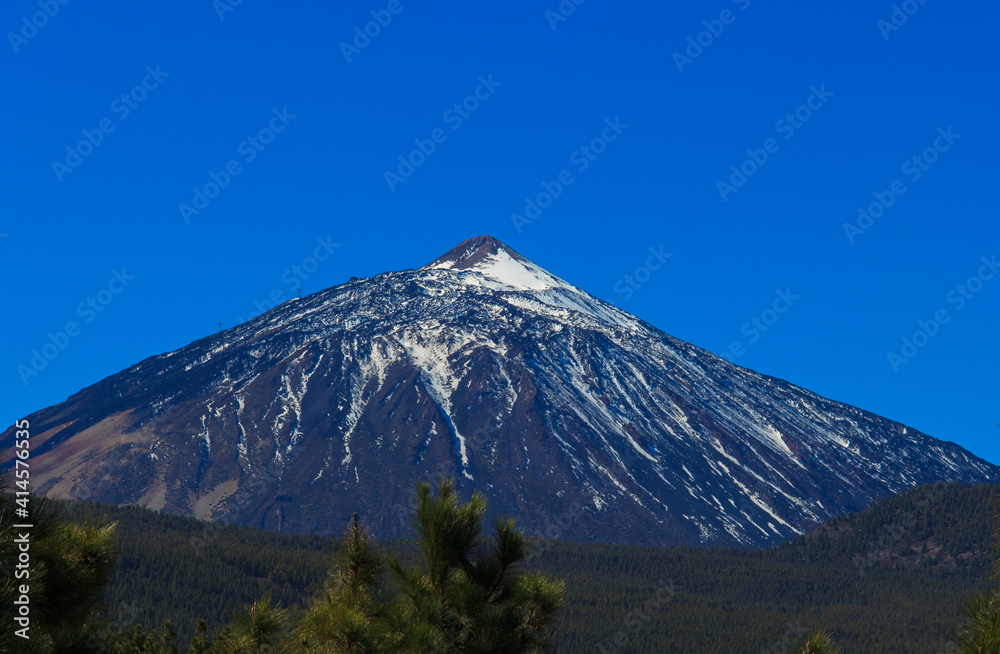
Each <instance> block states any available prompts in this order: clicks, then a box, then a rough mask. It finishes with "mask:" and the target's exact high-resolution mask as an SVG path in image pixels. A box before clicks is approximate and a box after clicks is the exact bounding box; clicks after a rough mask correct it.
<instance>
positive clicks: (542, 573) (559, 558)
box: [0, 483, 1000, 654]
mask: <svg viewBox="0 0 1000 654" xmlns="http://www.w3.org/2000/svg"><path fill="white" fill-rule="evenodd" d="M417 492H418V494H419V493H424V495H423V496H421V497H422V500H421V501H420V502H418V503H417V507H418V509H417V510H415V513H419V511H420V507H424V508H425V511H426V512H428V513H427V514H426V515H424V517H423V522H421V519H420V517H419V515H415V516H414V525H415V538H414V539H410V540H395V541H373V540H372V539H371V538H369V537H368V536H367V534H366V533H365V531H364V527H363V525H364V520H363V516H361V520H360V521H359V522H357V523H353V524H348V525H345V529H346V531H345V533H344V535H343V536H342V537H338V538H325V537H320V536H299V535H291V534H280V533H275V532H268V531H261V530H256V529H249V528H237V527H232V526H225V525H223V526H219V525H215V524H212V523H208V522H200V521H197V520H193V519H189V518H182V517H178V516H172V515H165V514H159V513H156V512H154V511H149V510H146V509H142V508H138V507H115V506H107V505H99V504H95V503H91V502H83V501H57V502H49V501H45V500H36V501H37V502H41V503H43V504H44V505H45V506H44V509H43V512H44V513H45V514H46V515H47V516H49V518H48V519H47V522H45V521H43V522H42V529H41V530H39V529H37V525H38V521H37V520H36V531H35V533H34V535H33V537H34V538H35V539H36V542H38V541H42V542H38V545H36V546H35V547H37V548H38V550H37V551H38V553H39V557H40V558H39V559H38V560H39V561H40V562H41V563H42V564H43V565H50V566H51V567H52V573H51V576H52V577H53V582H51V583H53V587H52V588H51V589H49V591H48V592H46V589H45V588H41V589H40V590H39V591H38V592H39V593H40V595H39V597H38V601H37V602H35V603H34V604H33V606H34V610H38V611H40V613H39V618H38V620H39V622H38V624H39V625H40V627H39V628H40V629H42V632H41V633H42V634H43V635H44V636H45V638H38V639H35V640H34V641H32V643H31V647H30V649H26V648H25V646H24V643H23V642H20V643H19V642H16V641H13V640H12V639H11V638H9V637H10V633H9V632H10V630H9V629H8V630H6V631H5V633H4V635H3V640H2V641H0V647H6V648H8V649H6V650H5V651H11V652H26V653H27V652H35V651H37V652H62V651H66V652H70V651H72V652H76V651H79V652H109V653H110V652H121V653H122V654H125V653H131V652H150V653H161V652H162V653H164V654H168V653H173V652H181V653H183V652H192V653H205V652H219V653H221V652H241V651H272V650H273V651H289V652H291V651H324V652H326V651H329V652H340V651H345V652H346V651H352V652H369V651H370V652H379V651H400V652H408V651H414V652H415V651H465V652H487V651H496V652H501V651H503V652H507V651H511V652H521V651H523V652H532V651H552V652H585V651H589V652H717V651H725V652H748V653H749V652H753V653H757V652H766V653H776V654H779V653H780V654H787V653H790V652H804V651H808V652H834V651H837V652H842V653H843V654H848V653H851V652H858V653H861V652H864V653H872V654H877V653H883V652H884V653H890V652H891V653H893V654H900V653H909V652H913V653H927V654H937V653H940V652H947V651H956V652H958V651H960V652H966V651H968V652H976V651H977V648H982V649H981V651H982V652H993V653H996V652H1000V627H998V624H1000V620H998V617H1000V602H998V600H997V593H996V591H995V588H996V585H995V584H996V581H997V579H996V575H995V569H996V568H995V566H994V562H995V561H996V560H997V557H996V554H997V552H996V549H995V532H996V521H995V517H994V516H996V515H997V508H998V500H1000V486H997V485H982V486H962V485H959V484H944V483H940V484H935V485H930V486H922V487H918V488H916V489H913V490H911V491H910V492H907V493H904V494H901V495H898V496H895V497H892V498H888V499H885V500H881V501H878V502H876V503H875V504H873V505H872V506H871V507H869V508H868V509H867V510H865V511H862V512H860V513H857V514H853V515H847V516H841V517H839V518H836V519H834V520H832V521H830V522H829V523H827V524H825V525H823V526H821V527H819V528H818V529H815V530H813V531H811V532H808V533H806V534H805V535H803V536H801V537H799V538H797V539H794V540H791V541H787V542H785V543H782V544H781V545H779V546H777V547H775V548H773V549H769V550H756V551H746V550H732V549H707V548H694V547H656V548H651V547H648V548H647V547H634V546H620V545H610V544H594V543H572V542H562V541H548V540H531V539H526V538H524V537H523V535H521V534H520V532H519V531H518V530H517V528H516V525H515V524H514V523H512V522H511V523H504V524H499V525H479V522H480V521H481V517H482V512H483V510H484V508H483V506H481V504H482V502H483V501H482V500H481V498H479V499H478V500H477V499H476V497H475V496H474V497H473V498H471V499H468V500H467V501H466V500H462V499H459V498H456V497H455V496H454V495H453V494H452V495H449V493H450V491H449V490H448V487H447V486H446V485H442V486H440V487H439V488H437V489H436V491H434V492H432V491H431V489H430V488H429V487H427V488H422V489H418V491H417ZM446 499H447V501H446ZM9 502H10V499H9V498H8V499H7V500H6V501H5V504H4V514H3V516H2V519H3V523H2V527H3V528H4V529H6V528H7V527H8V525H9V524H11V523H10V513H11V512H10V510H9V509H10V506H9ZM442 506H444V508H442ZM449 507H450V508H449ZM445 509H447V510H448V511H451V512H452V514H454V515H452V517H447V516H448V515H451V514H448V513H447V511H446V512H445V514H444V515H445V516H446V517H444V518H442V517H438V518H434V517H433V516H434V515H437V514H435V513H434V511H438V512H440V511H445ZM462 511H465V512H466V513H464V514H462V513H461V512H462ZM428 515H430V516H431V517H428ZM460 515H464V516H465V517H464V518H462V519H459V518H456V517H455V516H460ZM476 516H479V517H478V518H477V517H476ZM435 520H438V522H435ZM463 520H464V522H463ZM456 524H464V529H465V530H466V531H465V532H461V530H459V532H455V531H454V525H456ZM420 525H423V530H421V527H420ZM428 525H431V526H428ZM433 525H438V526H437V527H434V526H433ZM441 525H445V526H447V525H451V527H448V529H452V531H450V532H449V531H447V529H446V528H445V527H442V526H441ZM441 529H444V530H445V531H444V532H441V531H440V530H441ZM46 530H47V531H46ZM436 530H437V531H436ZM46 534H49V535H48V536H46ZM42 537H44V538H42ZM46 539H47V540H48V541H50V542H44V541H45V540H46ZM8 540H11V541H12V539H7V538H5V539H4V544H3V547H4V549H8V548H9V547H11V545H10V544H9V543H8ZM429 542H430V543H431V544H432V545H433V547H430V549H428V543H429ZM455 542H459V543H460V545H459V546H457V549H455V547H456V546H455ZM434 543H436V545H435V544H434ZM46 547H49V548H50V549H51V551H48V552H45V551H43V550H44V549H45V548H46ZM442 552H445V553H447V552H451V554H444V555H443V554H442ZM455 552H457V554H456V553H455ZM3 554H4V557H5V559H4V560H5V561H6V560H12V559H10V558H9V554H10V552H7V551H5V552H4V553H3ZM441 556H444V557H445V559H447V562H446V563H443V564H442V563H440V561H438V562H435V561H437V559H435V557H439V558H440V557H441ZM449 556H450V557H452V558H451V559H449V558H448V557H449ZM442 566H443V568H442ZM365 569H369V570H370V571H372V572H371V574H370V575H369V577H368V578H366V580H365V581H364V583H363V584H361V586H363V588H362V587H360V586H358V584H359V583H361V582H358V581H357V580H358V578H359V577H358V573H357V571H358V570H365ZM435 569H446V570H445V572H442V573H441V574H442V575H443V576H442V577H441V579H442V580H443V581H441V583H440V584H439V586H440V589H439V590H440V593H441V594H440V596H437V595H435V592H437V591H435V590H434V588H437V586H435V584H433V583H431V582H430V581H428V580H432V579H433V578H434V574H435V573H434V570H435ZM352 570H353V571H354V572H351V571H352ZM5 572H6V573H9V572H10V570H5ZM346 573H350V574H346ZM345 574H346V577H345ZM361 577H364V575H361ZM456 579H457V580H459V581H456ZM484 579H486V580H488V581H484ZM459 582H461V583H459ZM352 584H354V586H352ZM427 584H430V586H429V587H425V586H426V585H427ZM10 586H11V580H10V578H9V574H5V585H4V587H3V594H4V598H3V601H4V609H3V610H4V611H9V610H10V609H9V608H8V607H10V606H11V605H12V604H11V601H12V599H13V598H12V597H10V596H11V593H12V590H16V589H11V588H10ZM495 588H504V589H505V590H503V591H496V590H495ZM352 589H353V590H352ZM441 589H447V590H441ZM483 589H485V590H483ZM43 595H48V596H49V598H48V600H46V598H45V597H43ZM52 598H56V599H55V601H53V599H52ZM359 598H363V599H359ZM470 598H477V599H475V600H473V599H470ZM491 598H492V599H491ZM515 598H516V601H515ZM8 599H11V601H8ZM46 601H48V602H49V604H50V605H49V606H46ZM81 606H87V607H88V610H87V611H81V610H70V607H72V608H74V609H76V608H78V607H81ZM331 607H334V608H331ZM359 607H362V608H359ZM442 607H451V608H450V609H448V610H447V611H446V610H444V609H443V608H442ZM455 607H462V608H461V609H457V608H455ZM470 607H471V608H470ZM476 607H478V608H476ZM525 607H533V608H531V609H530V610H526V609H525ZM90 608H92V609H93V610H92V611H91V610H89V609H90ZM331 611H332V613H331ZM338 611H339V612H340V613H338ZM528 614H530V615H533V616H534V618H532V619H535V620H536V621H537V622H531V620H528V619H527V618H524V616H525V615H528ZM455 615H460V616H463V617H461V619H457V618H455V617H454V616H455ZM46 616H49V617H46ZM345 616H349V617H350V619H348V618H347V617H345ZM359 616H360V617H359ZM442 616H452V617H451V618H449V619H456V620H458V622H457V623H455V624H461V625H463V626H462V627H461V628H459V627H457V626H455V624H452V623H448V624H447V625H443V623H442V622H441V621H442V620H444V619H445V618H443V617H442ZM519 616H520V617H519ZM977 620H978V621H979V622H981V623H982V624H985V625H986V627H982V628H979V627H976V625H977V624H979V623H977ZM991 620H992V622H991ZM5 622H7V624H10V621H9V620H5ZM446 622H447V621H446ZM260 624H265V625H267V624H270V627H268V628H266V629H263V631H262V630H261V629H260V628H259V626H260ZM310 624H311V625H313V626H312V627H310V628H311V629H313V632H310V633H314V642H312V644H311V645H303V644H302V642H303V641H302V638H304V636H303V633H305V632H306V631H308V629H306V627H307V625H310ZM316 624H320V625H325V626H324V627H323V628H322V629H319V628H318V627H316ZM331 625H340V626H339V627H331ZM344 625H353V627H351V629H354V631H351V629H348V632H350V633H354V634H355V635H358V634H361V635H363V637H362V636H359V638H360V640H359V641H358V642H356V643H354V644H353V645H351V644H350V643H349V640H348V641H345V642H348V644H347V645H343V646H336V645H335V644H334V642H335V640H336V639H335V638H334V637H333V636H332V635H331V634H334V633H337V634H339V633H341V631H343V629H346V627H345V626H344ZM359 625H360V626H359ZM365 625H367V626H365ZM401 625H405V628H403V627H401ZM470 625H471V626H470ZM484 625H485V626H484ZM498 625H500V626H498ZM502 625H506V626H502ZM268 629H270V631H268ZM317 629H319V631H318V632H317V631H316V630H317ZM323 629H326V630H327V631H323ZM337 629H341V631H337ZM490 629H493V630H494V631H490ZM977 629H978V631H977ZM241 630H242V631H241ZM330 630H332V631H330ZM264 632H266V636H262V635H261V634H262V633H264ZM248 633H249V634H257V635H256V636H255V637H256V638H257V640H253V638H251V639H250V640H247V636H246V634H248ZM316 633H318V634H319V635H318V636H316V635H315V634H316ZM240 634H243V635H242V636H240ZM456 634H457V635H456ZM489 634H492V635H489ZM498 634H501V635H498ZM341 635H342V634H341ZM46 638H47V639H48V641H47V642H43V641H45V640H46ZM240 638H243V640H242V641H241V640H240ZM365 638H367V639H369V640H367V641H366V640H365ZM975 638H979V639H980V640H978V641H975V640H974V639H975ZM296 639H298V641H296ZM393 639H395V640H393ZM421 639H423V640H421ZM449 639H452V640H456V639H457V640H456V642H452V640H449ZM463 639H464V640H463ZM477 639H479V640H478V641H477ZM983 639H986V640H983ZM362 641H364V642H362ZM458 641H460V642H458ZM296 642H298V643H299V644H298V645H296V644H295V643H296ZM350 642H353V641H350ZM389 642H391V643H393V644H391V645H387V644H386V643H389ZM477 642H479V644H476V643H477ZM486 642H488V643H490V644H489V645H484V644H482V643H486ZM504 642H506V644H502V643H504ZM365 643H367V644H365ZM807 643H808V644H807ZM296 647H297V648H296ZM337 647H340V648H339V649H338V648H337ZM380 648H381V649H380ZM969 648H971V649H969ZM991 648H992V649H991Z"/></svg>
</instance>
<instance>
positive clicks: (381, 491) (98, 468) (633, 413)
mask: <svg viewBox="0 0 1000 654" xmlns="http://www.w3.org/2000/svg"><path fill="white" fill-rule="evenodd" d="M31 421H32V427H33V433H34V434H35V435H36V436H35V438H34V440H35V445H34V447H35V453H34V455H33V458H32V474H33V480H34V482H35V487H36V489H37V490H39V491H46V492H48V494H49V495H51V496H55V497H84V498H90V499H95V500H98V501H103V502H112V503H117V504H126V503H137V504H141V505H143V506H148V507H151V508H155V509H161V510H164V511H168V512H172V513H178V514H182V515H194V516H198V517H205V518H211V519H214V520H223V521H234V522H238V523H240V524H245V525H254V526H262V527H265V528H269V529H277V530H281V531H294V532H301V533H311V532H317V533H338V532H339V531H340V530H341V528H342V525H343V524H344V522H345V521H346V520H347V519H348V518H349V516H350V514H351V512H352V511H355V510H358V511H361V512H362V514H363V515H364V516H365V518H366V520H367V522H368V524H370V525H371V526H372V527H373V529H374V531H375V532H376V533H377V534H378V535H380V536H398V535H405V534H407V533H408V528H409V525H408V519H409V517H408V512H409V506H410V499H411V496H412V489H413V485H414V483H415V482H416V481H417V480H421V479H432V478H433V477H434V476H436V475H439V474H444V475H450V476H454V477H456V478H457V479H458V480H459V483H460V487H461V488H462V489H463V490H464V491H466V492H471V490H473V489H475V490H478V491H479V492H481V493H483V494H484V495H485V496H486V497H487V498H488V499H489V501H490V507H491V510H493V511H495V512H497V513H504V514H512V515H515V516H517V517H518V518H519V519H520V523H521V525H522V526H524V527H526V529H527V530H528V531H529V532H530V533H533V534H548V535H550V536H558V537H561V538H566V539H572V540H582V541H606V542H618V543H643V544H684V543H688V544H703V545H737V546H743V547H756V546H764V545H768V544H772V543H774V542H777V541H780V540H784V539H787V538H789V537H791V536H795V535H797V534H801V533H803V532H804V531H805V530H807V529H809V528H810V527H812V526H815V525H817V524H819V523H821V522H823V521H825V520H827V519H828V518H830V517H832V516H834V515H838V514H840V513H844V512H852V511H857V510H859V509H862V508H864V507H866V506H868V505H869V504H870V503H871V502H872V501H873V500H875V499H877V498H880V497H885V496H888V495H891V494H895V493H898V492H900V491H902V490H905V489H908V488H911V487H913V486H915V485H917V484H923V483H928V482H933V481H937V480H946V481H961V482H967V483H980V482H986V481H996V480H997V479H1000V469H998V468H997V467H996V466H994V465H992V464H990V463H988V462H986V461H983V460H981V459H978V458H977V457H975V456H973V455H972V454H970V453H969V452H967V451H965V450H963V449H962V448H961V447H959V446H957V445H955V444H953V443H950V442H943V441H940V440H936V439H934V438H932V437H930V436H928V435H926V434H923V433H920V432H917V431H915V430H912V429H909V428H907V427H906V426H904V425H901V424H899V423H896V422H893V421H891V420H887V419H885V418H882V417H879V416H877V415H874V414H871V413H868V412H866V411H863V410H861V409H857V408H854V407H851V406H847V405H844V404H841V403H838V402H834V401H831V400H828V399H824V398H822V397H819V396H817V395H815V394H813V393H810V392H809V391H807V390H804V389H802V388H798V387H796V386H794V385H792V384H788V383H786V382H783V381H781V380H778V379H774V378H771V377H767V376H764V375H760V374H757V373H755V372H753V371H750V370H747V369H744V368H740V367H738V366H735V365H733V364H731V363H729V362H727V361H725V360H724V359H721V358H719V357H717V356H715V355H713V354H711V353H709V352H707V351H705V350H702V349H699V348H697V347H694V346H692V345H690V344H688V343H685V342H682V341H679V340H677V339H674V338H672V337H670V336H668V335H667V334H665V333H663V332H661V331H659V330H657V329H655V328H654V327H652V326H650V325H648V324H646V323H644V322H643V321H641V320H639V319H637V318H636V317H634V316H632V315H630V314H628V313H626V312H624V311H622V310H620V309H618V308H616V307H614V306H612V305H609V304H607V303H605V302H603V301H601V300H599V299H597V298H595V297H593V296H591V295H589V294H587V293H586V292H584V291H582V290H580V289H578V288H576V287H574V286H572V285H570V284H568V283H566V282H564V281H562V280H561V279H559V278H557V277H555V276H553V275H552V274H550V273H548V272H547V271H545V270H543V269H541V268H539V267H538V266H536V265H534V264H533V263H531V262H530V261H528V260H527V259H525V258H524V257H522V256H521V255H519V254H517V253H516V252H514V251H513V250H511V249H510V248H509V247H507V246H505V245H504V244H502V243H500V242H499V241H497V240H495V239H493V238H491V237H483V236H481V237H477V238H474V239H470V240H468V241H466V242H464V243H461V244H460V245H458V246H456V247H455V248H454V249H453V250H451V251H450V252H448V253H447V254H445V255H444V256H442V257H440V258H439V259H437V260H435V261H433V262H432V263H430V264H428V265H427V266H424V267H423V268H420V269H417V270H404V271H400V272H390V273H385V274H382V275H378V276H376V277H373V278H370V279H360V280H352V281H351V282H349V283H347V284H343V285H341V286H337V287H334V288H331V289H328V290H326V291H323V292H320V293H317V294H315V295H311V296H309V297H306V298H303V299H301V300H298V299H297V300H292V301H290V302H287V303H285V304H283V305H281V306H279V307H277V308H275V309H273V310H271V311H269V312H267V313H266V314H264V315H262V316H260V317H258V318H256V319H254V320H252V321H250V322H247V323H244V324H242V325H239V326H237V327H235V328H233V329H230V330H228V331H224V332H221V333H219V334H216V335H212V336H210V337H208V338H205V339H202V340H200V341H197V342H195V343H192V344H191V345H189V346H187V347H184V348H182V349H180V350H177V351H175V352H170V353H167V354H163V355H160V356H156V357H151V358H149V359H146V360H145V361H142V362H140V363H139V364H137V365H135V366H133V367H131V368H129V369H128V370H125V371H122V372H121V373H118V374H116V375H113V376H111V377H109V378H107V379H105V380H103V381H101V382H99V383H97V384H94V385H93V386H90V387H88V388H86V389H84V390H82V391H80V392H79V393H77V394H76V395H74V396H73V397H71V398H69V399H68V400H67V401H66V402H64V403H62V404H59V405H57V406H54V407H50V408H48V409H45V410H43V411H40V412H38V413H36V414H34V415H33V416H31ZM12 435H13V432H12V431H11V430H8V431H7V432H5V433H4V435H3V438H2V439H0V446H2V445H3V444H4V443H6V444H9V443H10V441H11V438H12Z"/></svg>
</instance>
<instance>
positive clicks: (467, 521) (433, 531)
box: [291, 481, 562, 654]
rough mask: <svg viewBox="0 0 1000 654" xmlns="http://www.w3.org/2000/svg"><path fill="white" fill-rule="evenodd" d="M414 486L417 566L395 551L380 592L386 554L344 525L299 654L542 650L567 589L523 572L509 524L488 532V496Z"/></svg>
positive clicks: (302, 627)
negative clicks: (488, 535) (488, 536)
mask: <svg viewBox="0 0 1000 654" xmlns="http://www.w3.org/2000/svg"><path fill="white" fill-rule="evenodd" d="M437 490H438V493H437V496H436V497H435V496H434V495H432V493H431V489H430V486H429V485H427V484H420V485H419V486H418V487H417V498H416V499H417V501H416V508H415V510H414V529H415V531H416V534H417V543H418V547H419V550H420V554H421V556H420V565H419V567H412V568H408V567H406V566H404V564H402V563H400V562H399V560H398V559H397V558H396V557H390V558H389V562H388V568H389V570H390V571H391V572H392V584H391V591H390V592H388V593H387V594H386V596H385V597H384V599H382V598H379V597H377V595H378V594H379V581H380V580H379V577H380V573H381V569H382V565H381V561H382V559H381V556H380V555H379V554H378V553H377V551H376V550H375V548H374V546H373V545H372V544H371V542H370V540H369V539H368V537H367V535H366V534H365V533H364V532H363V530H362V529H361V528H360V527H359V525H358V522H357V516H356V515H355V519H354V521H353V523H352V525H351V527H350V528H349V530H348V533H347V537H346V539H345V546H344V548H345V551H344V553H343V555H342V556H341V557H340V560H339V564H338V565H337V567H336V568H335V569H334V570H333V571H332V575H331V580H332V583H331V584H330V585H329V586H328V587H327V588H326V592H325V593H324V596H323V597H322V598H320V599H319V600H317V601H315V602H313V604H312V605H311V606H310V607H309V610H308V611H307V612H306V614H305V615H304V616H303V618H302V620H300V621H299V623H298V627H297V629H296V633H295V636H294V638H293V642H292V647H291V651H293V652H303V653H305V652H324V653H329V654H334V653H337V654H339V653H345V654H346V653H351V654H367V653H378V654H388V653H392V654H397V653H408V652H413V653H417V652H441V653H442V654H446V653H451V652H455V653H458V652H463V653H468V654H501V653H504V654H508V653H509V654H521V653H526V652H538V651H541V648H542V647H543V646H544V644H545V640H544V638H543V634H544V631H545V629H546V628H548V627H549V626H550V625H551V623H552V619H553V616H554V614H555V612H556V611H557V610H558V609H559V607H560V605H561V603H562V587H561V586H560V585H559V584H558V583H554V582H551V581H549V580H548V579H546V578H545V577H544V576H543V575H540V574H537V573H530V574H524V573H522V572H521V571H520V570H519V564H520V563H521V562H522V561H523V559H524V558H525V538H524V535H523V534H522V533H521V532H520V531H518V530H517V529H516V528H515V526H514V522H513V521H512V520H501V521H499V522H498V523H497V525H496V530H495V533H494V536H493V538H492V540H490V541H489V542H487V541H486V540H485V539H484V538H483V537H482V526H481V524H482V520H483V516H484V514H485V510H486V501H485V499H483V497H482V496H480V495H478V494H474V495H473V496H472V498H471V499H470V500H469V501H468V502H462V501H460V500H459V498H458V497H457V495H456V493H455V490H454V483H453V482H451V481H441V482H439V484H438V489H437Z"/></svg>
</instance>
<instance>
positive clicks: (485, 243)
mask: <svg viewBox="0 0 1000 654" xmlns="http://www.w3.org/2000/svg"><path fill="white" fill-rule="evenodd" d="M500 252H506V253H507V254H508V255H510V256H511V257H512V258H518V259H522V260H524V261H527V259H524V257H522V256H521V255H520V254H518V253H517V252H514V250H512V249H510V248H509V247H507V246H506V245H505V244H504V243H502V242H501V241H500V240H499V239H496V238H494V237H492V236H489V235H483V236H474V237H472V238H470V239H466V240H464V241H462V242H461V243H459V244H458V245H456V246H455V247H453V248H452V249H450V250H448V251H447V252H445V253H444V254H442V255H441V256H440V257H438V258H437V259H435V260H434V261H432V262H430V263H429V264H427V265H426V266H424V268H450V269H452V270H465V269H467V268H472V267H473V266H475V265H476V264H477V263H479V262H480V261H482V260H483V259H485V258H487V257H489V256H491V255H493V256H495V255H497V254H499V253H500Z"/></svg>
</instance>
